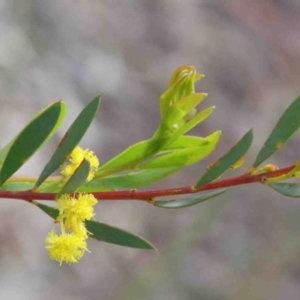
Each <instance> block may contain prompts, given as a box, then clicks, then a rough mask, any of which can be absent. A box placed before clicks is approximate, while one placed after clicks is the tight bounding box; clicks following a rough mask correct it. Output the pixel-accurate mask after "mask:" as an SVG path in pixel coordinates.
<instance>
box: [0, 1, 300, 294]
mask: <svg viewBox="0 0 300 300" xmlns="http://www.w3.org/2000/svg"><path fill="white" fill-rule="evenodd" d="M299 14H300V2H299V1H297V0H236V1H233V0H227V1H221V0H219V1H218V0H207V1H201V0H198V1H196V0H194V1H189V0H185V1H180V0H177V1H176V0H174V1H171V0H169V1H168V0H164V1H163V0H151V1H135V0H131V1H129V0H127V1H109V0H103V1H93V0H77V1H75V0H74V1H71V0H51V1H46V0H26V1H17V0H0V96H1V97H0V103H1V110H0V126H1V128H2V130H1V135H0V146H4V145H5V144H6V143H7V142H8V141H9V140H10V139H11V138H12V137H13V136H14V135H15V134H16V133H17V132H18V131H19V130H20V129H21V128H22V126H24V125H25V124H26V123H27V122H28V120H30V119H31V118H32V116H34V115H35V114H36V113H37V112H38V111H39V110H41V109H43V108H44V107H45V106H46V105H48V104H50V103H52V102H54V101H56V100H59V99H63V100H64V101H65V102H66V103H67V105H68V115H67V118H66V121H65V123H64V125H63V126H62V129H61V131H60V132H59V134H57V135H56V137H55V138H53V139H52V140H51V142H50V143H49V144H48V145H47V146H46V147H44V148H43V149H42V150H41V151H40V153H39V154H38V155H36V156H35V157H34V158H33V159H31V160H30V161H29V162H28V163H27V164H26V165H25V166H24V167H23V168H22V169H21V170H20V172H19V174H27V175H28V174H30V175H38V174H39V172H40V171H41V169H42V167H43V165H44V164H45V162H46V159H47V158H48V157H49V155H50V154H51V153H52V151H53V150H54V149H55V147H56V145H57V143H58V142H59V140H60V138H61V137H62V135H63V133H64V131H65V130H66V129H67V128H68V125H69V124H70V123H71V122H72V121H73V119H74V118H75V117H76V116H77V114H78V113H79V112H80V111H81V109H82V108H83V107H84V106H85V105H86V104H87V103H88V102H89V101H91V100H92V99H93V98H94V97H95V96H96V95H98V94H99V93H101V94H103V100H102V104H101V108H100V112H99V114H98V116H97V119H96V121H94V123H93V125H92V127H91V128H90V129H89V131H88V134H87V135H86V137H85V138H84V140H83V141H82V143H81V145H82V146H83V147H86V148H90V149H92V150H93V151H94V152H96V154H97V155H98V156H99V157H100V159H101V161H102V162H105V161H107V160H108V159H109V158H111V157H112V156H113V155H115V154H117V153H118V152H120V151H121V150H123V149H124V148H126V147H127V146H128V145H130V144H132V143H135V142H137V141H139V140H142V139H145V138H148V137H150V136H151V135H152V133H153V132H154V130H155V128H156V126H157V125H158V122H159V106H158V101H159V96H160V94H161V93H162V92H163V91H164V90H165V89H166V88H167V85H168V80H169V77H170V75H171V74H172V72H173V71H174V70H175V69H176V68H177V67H179V66H180V65H185V64H191V65H195V66H196V67H197V70H198V72H200V73H204V74H205V75H206V77H205V78H204V79H203V80H201V81H200V82H199V83H198V84H197V88H198V91H199V92H207V93H208V94H209V97H208V98H207V99H206V100H205V101H204V102H203V104H201V108H205V107H208V106H211V105H216V107H217V108H216V110H215V112H214V113H213V115H212V116H211V117H210V118H209V119H208V120H206V121H205V122H204V123H202V124H200V126H198V128H197V129H196V130H194V131H193V133H194V134H197V135H199V136H205V135H207V134H209V133H211V132H213V131H215V130H218V129H222V131H223V135H222V139H221V142H220V144H219V146H218V149H217V150H216V151H215V152H214V154H213V155H212V156H211V157H209V158H208V159H206V160H205V161H204V162H202V163H200V164H198V165H196V166H193V167H190V168H187V169H185V170H184V171H183V172H181V173H180V174H177V175H174V176H172V177H170V178H168V179H167V180H166V181H165V182H164V183H163V184H162V183H161V184H159V185H156V187H158V186H159V187H175V186H181V185H187V184H193V183H194V182H195V181H196V180H197V179H198V178H199V177H200V175H201V173H202V172H203V171H204V170H205V168H206V165H208V164H210V163H212V162H213V161H214V160H215V159H217V158H218V157H219V156H220V155H222V154H223V153H225V152H226V151H227V150H228V149H230V148H231V146H232V145H233V144H235V143H236V142H237V141H238V140H239V139H240V138H241V137H242V135H243V134H244V133H245V132H246V131H248V129H250V128H251V127H254V136H255V141H254V144H253V146H252V148H251V151H250V152H249V154H248V157H247V161H248V165H247V166H245V167H244V169H243V170H241V171H238V172H237V173H239V172H242V171H245V170H246V169H247V167H249V166H250V165H251V162H253V160H254V158H255V155H256V154H257V152H258V151H259V149H260V147H261V146H262V144H263V142H264V141H265V139H266V138H267V136H268V134H269V133H270V131H271V130H272V128H273V127H274V125H275V123H276V121H277V120H278V118H279V117H280V115H281V114H282V112H283V111H284V109H285V108H286V107H287V106H288V105H289V104H290V103H291V102H292V101H293V100H294V98H295V97H297V96H298V95H299V94H300V18H299ZM299 147H300V139H299V134H298V137H294V138H293V139H292V140H291V141H289V143H288V144H287V145H286V146H285V147H284V148H283V149H282V150H281V151H279V152H278V153H277V154H276V155H275V156H274V157H272V158H271V159H270V160H269V162H270V163H275V164H278V165H279V166H281V167H283V166H287V165H290V164H292V163H293V162H294V161H295V160H296V159H297V158H298V156H299ZM149 188H155V186H152V187H149ZM96 210H97V219H98V220H100V221H102V222H108V223H110V224H112V225H115V226H119V227H122V228H124V229H127V230H131V231H132V232H134V233H137V234H140V235H142V236H144V237H145V238H147V239H148V240H150V241H151V242H152V243H154V244H155V245H156V247H157V248H158V249H159V251H157V252H155V251H153V252H151V251H142V250H134V249H129V248H122V247H119V246H114V245H109V244H104V243H99V242H97V241H94V240H89V244H88V247H89V250H90V251H91V253H90V254H89V253H87V254H86V255H85V256H84V257H83V259H82V260H81V261H80V263H79V264H76V265H71V266H69V265H62V266H61V267H60V266H59V265H58V264H57V263H56V262H54V261H51V260H50V259H48V257H47V252H46V250H45V249H44V239H45V237H46V235H47V233H48V232H49V230H50V229H51V228H52V227H53V221H52V220H51V219H50V218H49V217H47V216H46V215H44V214H43V213H42V212H41V211H39V210H37V208H35V207H31V206H30V205H28V204H27V203H22V202H20V201H11V200H1V203H0V270H1V272H0V299H8V300H14V299H31V300H35V299H42V298H43V299H45V300H47V299H54V298H55V299H62V300H67V299H72V300H76V299H95V300H96V299H108V300H110V299H111V300H114V299H125V300H127V299H128V300H129V299H130V300H131V299H132V300H134V299H146V300H154V299H172V300H182V299H191V300H192V299H205V300H219V299H222V300H223V299H230V300H231V299H232V300H235V299H244V300H245V299H272V300H279V299H289V300H294V299H295V300H296V299H297V300H298V299H300V284H299V283H300V259H299V253H300V239H299V235H300V218H299V215H300V203H299V200H297V199H289V198H285V197H283V196H280V195H278V194H276V193H275V192H273V191H272V190H270V189H268V188H267V187H265V186H260V185H249V186H243V187H237V188H234V189H230V190H229V191H228V193H227V194H225V195H222V196H220V197H218V198H215V199H212V200H211V201H208V202H206V203H203V204H201V205H199V206H193V207H190V208H186V209H182V210H164V209H158V208H154V207H151V206H150V205H146V204H144V203H138V202H134V201H124V202H123V203H120V202H119V203H116V202H113V201H107V202H104V203H99V205H98V206H97V208H96Z"/></svg>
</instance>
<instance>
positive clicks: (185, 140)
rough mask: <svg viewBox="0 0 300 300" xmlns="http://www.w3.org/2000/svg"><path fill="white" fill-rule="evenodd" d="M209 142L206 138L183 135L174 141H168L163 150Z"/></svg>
mask: <svg viewBox="0 0 300 300" xmlns="http://www.w3.org/2000/svg"><path fill="white" fill-rule="evenodd" d="M208 143H209V142H208V141H207V139H206V138H202V137H198V136H192V135H183V136H180V137H179V138H177V139H176V140H175V141H174V142H172V143H168V144H167V145H166V146H164V148H163V150H162V151H170V150H180V149H185V148H190V147H197V146H203V145H207V144H208Z"/></svg>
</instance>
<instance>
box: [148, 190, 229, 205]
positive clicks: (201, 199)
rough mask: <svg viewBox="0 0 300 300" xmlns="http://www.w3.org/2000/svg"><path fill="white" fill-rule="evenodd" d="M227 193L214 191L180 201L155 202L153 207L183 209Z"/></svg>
mask: <svg viewBox="0 0 300 300" xmlns="http://www.w3.org/2000/svg"><path fill="white" fill-rule="evenodd" d="M225 192H226V189H218V190H214V191H208V192H203V193H201V194H199V195H197V196H196V197H190V198H185V199H178V200H169V201H165V200H155V202H154V203H153V205H155V206H157V207H161V208H183V207H188V206H192V205H196V204H199V203H202V202H204V201H206V200H208V199H211V198H213V197H216V196H219V195H221V194H223V193H225Z"/></svg>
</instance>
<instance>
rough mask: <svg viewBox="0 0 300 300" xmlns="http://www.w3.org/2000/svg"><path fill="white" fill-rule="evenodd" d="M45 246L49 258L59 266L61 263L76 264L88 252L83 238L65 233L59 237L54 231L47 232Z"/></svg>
mask: <svg viewBox="0 0 300 300" xmlns="http://www.w3.org/2000/svg"><path fill="white" fill-rule="evenodd" d="M46 244H47V245H46V249H47V250H48V253H49V257H50V258H51V259H53V260H56V261H58V262H59V263H60V265H61V264H62V262H66V263H76V262H78V260H79V259H80V258H81V257H82V256H83V254H84V252H85V251H88V250H87V244H86V240H85V237H83V236H81V235H76V234H66V233H62V235H60V236H59V235H57V234H56V232H55V231H54V230H52V231H50V232H49V234H48V236H47V238H46Z"/></svg>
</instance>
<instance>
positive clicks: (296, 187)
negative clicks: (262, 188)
mask: <svg viewBox="0 0 300 300" xmlns="http://www.w3.org/2000/svg"><path fill="white" fill-rule="evenodd" d="M268 186H269V187H270V188H272V189H273V190H275V191H276V192H278V193H280V194H282V195H284V196H287V197H293V198H299V197H300V184H299V183H287V182H272V183H269V184H268Z"/></svg>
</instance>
